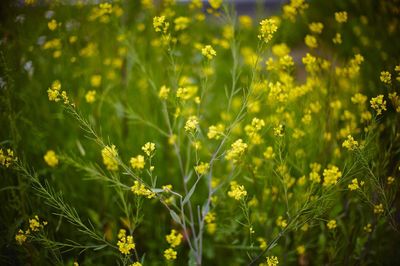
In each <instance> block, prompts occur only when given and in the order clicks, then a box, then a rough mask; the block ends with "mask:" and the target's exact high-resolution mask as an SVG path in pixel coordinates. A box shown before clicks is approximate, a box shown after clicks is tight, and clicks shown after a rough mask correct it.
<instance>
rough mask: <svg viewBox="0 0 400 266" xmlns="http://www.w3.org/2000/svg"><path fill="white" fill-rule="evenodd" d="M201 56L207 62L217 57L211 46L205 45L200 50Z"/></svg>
mask: <svg viewBox="0 0 400 266" xmlns="http://www.w3.org/2000/svg"><path fill="white" fill-rule="evenodd" d="M201 54H202V55H203V56H204V57H206V58H207V59H208V60H211V59H213V58H214V57H215V56H217V52H216V51H215V50H214V48H213V47H212V46H211V45H206V46H204V47H203V48H202V49H201Z"/></svg>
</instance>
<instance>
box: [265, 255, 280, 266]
mask: <svg viewBox="0 0 400 266" xmlns="http://www.w3.org/2000/svg"><path fill="white" fill-rule="evenodd" d="M278 264H279V260H278V258H277V257H276V256H269V257H267V266H277V265H278Z"/></svg>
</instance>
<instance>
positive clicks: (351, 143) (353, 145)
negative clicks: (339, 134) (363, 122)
mask: <svg viewBox="0 0 400 266" xmlns="http://www.w3.org/2000/svg"><path fill="white" fill-rule="evenodd" d="M342 147H344V148H346V149H348V150H349V151H354V150H356V149H357V148H358V141H356V140H354V138H353V137H352V136H351V135H348V136H347V139H346V140H345V141H343V144H342Z"/></svg>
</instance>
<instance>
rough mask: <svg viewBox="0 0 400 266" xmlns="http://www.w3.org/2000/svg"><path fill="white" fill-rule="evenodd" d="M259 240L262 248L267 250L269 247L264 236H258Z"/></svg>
mask: <svg viewBox="0 0 400 266" xmlns="http://www.w3.org/2000/svg"><path fill="white" fill-rule="evenodd" d="M257 241H258V243H259V247H260V249H261V250H266V249H267V247H268V245H267V241H265V239H264V238H262V237H258V238H257Z"/></svg>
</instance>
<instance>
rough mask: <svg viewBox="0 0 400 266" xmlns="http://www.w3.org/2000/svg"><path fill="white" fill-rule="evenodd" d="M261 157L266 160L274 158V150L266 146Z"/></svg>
mask: <svg viewBox="0 0 400 266" xmlns="http://www.w3.org/2000/svg"><path fill="white" fill-rule="evenodd" d="M263 155H264V158H265V159H267V160H269V159H273V158H274V157H275V153H274V149H273V148H272V147H271V146H268V147H267V149H266V150H265V151H264V153H263Z"/></svg>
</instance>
